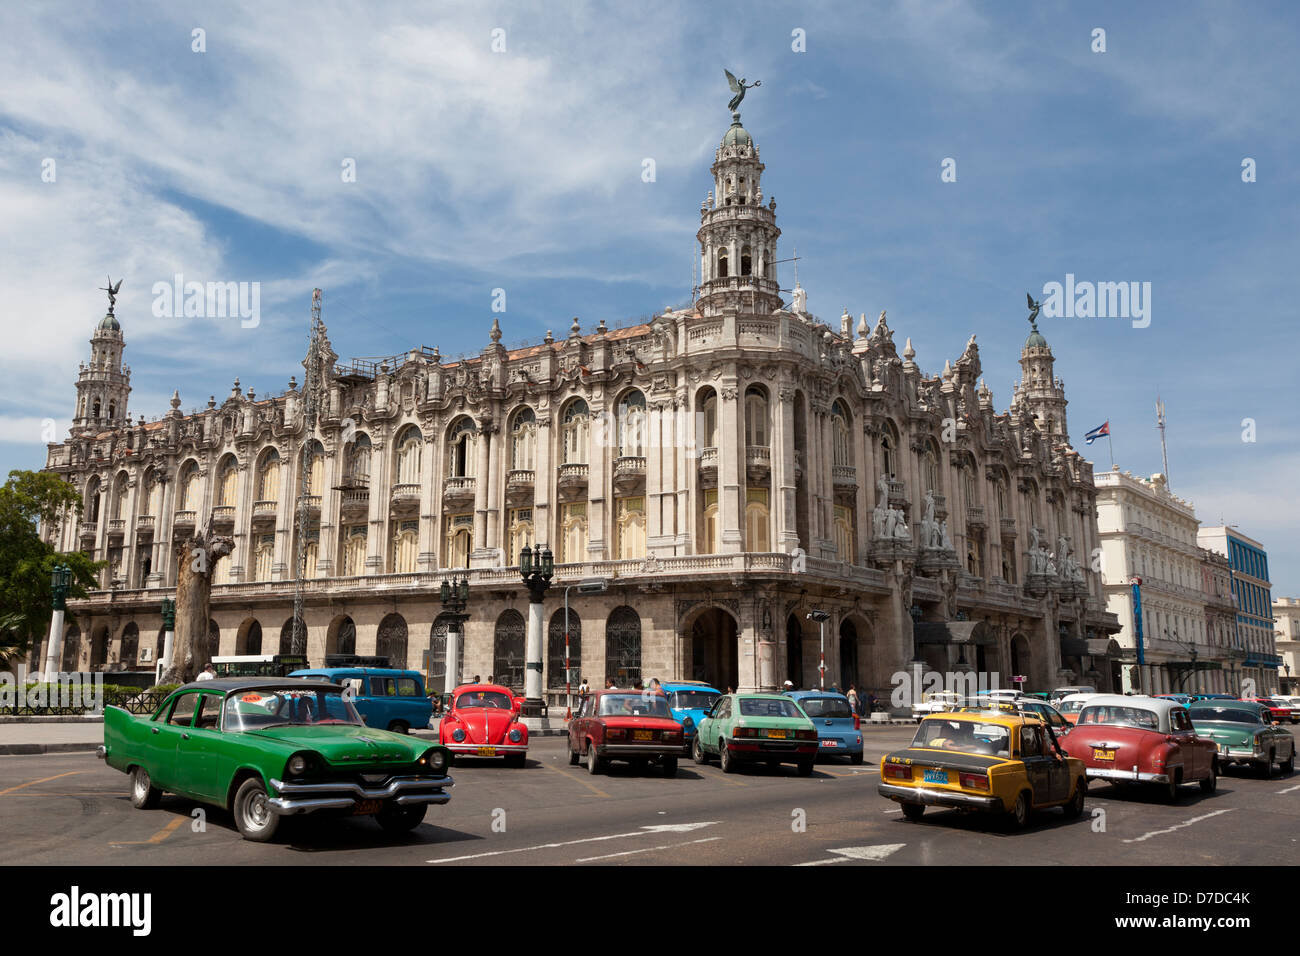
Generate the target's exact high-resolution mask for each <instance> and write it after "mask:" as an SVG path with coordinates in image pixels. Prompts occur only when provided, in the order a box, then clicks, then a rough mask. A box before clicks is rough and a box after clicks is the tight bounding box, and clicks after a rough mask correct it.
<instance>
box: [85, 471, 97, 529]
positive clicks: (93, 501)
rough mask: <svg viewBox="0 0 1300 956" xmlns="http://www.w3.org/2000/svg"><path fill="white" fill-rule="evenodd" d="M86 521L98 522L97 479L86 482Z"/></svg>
mask: <svg viewBox="0 0 1300 956" xmlns="http://www.w3.org/2000/svg"><path fill="white" fill-rule="evenodd" d="M86 520H87V521H91V522H98V521H99V479H98V478H92V479H90V481H88V482H86Z"/></svg>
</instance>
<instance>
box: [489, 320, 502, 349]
mask: <svg viewBox="0 0 1300 956" xmlns="http://www.w3.org/2000/svg"><path fill="white" fill-rule="evenodd" d="M488 338H490V339H491V340H492V342H493V344H496V343H498V342H500V341H501V323H500V322H499V321H497V318H496V316H493V317H492V331H491V332H489V333H488Z"/></svg>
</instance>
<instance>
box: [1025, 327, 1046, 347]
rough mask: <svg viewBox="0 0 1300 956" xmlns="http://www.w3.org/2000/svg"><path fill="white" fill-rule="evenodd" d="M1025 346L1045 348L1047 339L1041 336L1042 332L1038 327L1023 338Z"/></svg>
mask: <svg viewBox="0 0 1300 956" xmlns="http://www.w3.org/2000/svg"><path fill="white" fill-rule="evenodd" d="M1025 348H1027V349H1045V348H1047V339H1045V338H1043V333H1042V332H1039V331H1038V329H1034V331H1032V332H1030V333H1029V338H1027V339H1025Z"/></svg>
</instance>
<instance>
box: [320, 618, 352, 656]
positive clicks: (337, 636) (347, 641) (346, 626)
mask: <svg viewBox="0 0 1300 956" xmlns="http://www.w3.org/2000/svg"><path fill="white" fill-rule="evenodd" d="M333 644H334V646H333V648H332V649H330V648H328V647H327V651H328V652H329V653H332V654H355V653H356V652H357V625H356V622H354V621H353V620H352V618H350V617H345V618H343V620H341V621H339V623H338V628H337V629H336V630H335V632H334V641H333Z"/></svg>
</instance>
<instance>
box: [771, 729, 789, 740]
mask: <svg viewBox="0 0 1300 956" xmlns="http://www.w3.org/2000/svg"><path fill="white" fill-rule="evenodd" d="M767 735H768V737H770V738H771V739H773V740H785V731H784V730H769V731H768V732H767Z"/></svg>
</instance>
